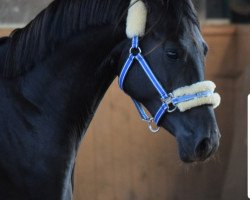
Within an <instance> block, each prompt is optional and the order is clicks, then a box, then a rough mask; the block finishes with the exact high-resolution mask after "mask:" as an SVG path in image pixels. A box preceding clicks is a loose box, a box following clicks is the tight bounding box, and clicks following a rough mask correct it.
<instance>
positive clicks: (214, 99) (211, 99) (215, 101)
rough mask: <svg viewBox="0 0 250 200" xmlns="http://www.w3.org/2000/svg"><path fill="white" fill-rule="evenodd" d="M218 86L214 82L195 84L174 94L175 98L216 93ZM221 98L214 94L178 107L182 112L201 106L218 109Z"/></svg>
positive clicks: (183, 103) (180, 104)
mask: <svg viewBox="0 0 250 200" xmlns="http://www.w3.org/2000/svg"><path fill="white" fill-rule="evenodd" d="M215 88H216V85H215V84H214V83H213V82H212V81H203V82H199V83H195V84H193V85H191V86H186V87H182V88H179V89H177V90H175V91H174V92H173V95H174V96H175V97H180V96H184V95H191V94H196V93H199V92H204V91H211V92H214V90H215ZM220 102H221V97H220V95H219V94H218V93H213V94H212V95H210V96H208V97H201V98H196V99H193V100H190V101H186V102H182V103H179V104H178V105H177V107H178V108H179V110H180V111H181V112H184V111H186V110H189V109H191V108H194V107H197V106H201V105H213V108H217V107H218V106H219V105H220Z"/></svg>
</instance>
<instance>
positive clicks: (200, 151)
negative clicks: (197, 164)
mask: <svg viewBox="0 0 250 200" xmlns="http://www.w3.org/2000/svg"><path fill="white" fill-rule="evenodd" d="M210 146H211V142H210V139H209V138H204V139H203V140H201V141H200V142H199V143H198V145H197V146H196V148H195V154H196V156H197V157H198V158H204V159H205V158H206V157H207V155H208V154H209V151H210V150H211V148H210Z"/></svg>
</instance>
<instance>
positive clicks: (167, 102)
mask: <svg viewBox="0 0 250 200" xmlns="http://www.w3.org/2000/svg"><path fill="white" fill-rule="evenodd" d="M141 52H142V51H141V49H140V47H139V38H138V37H137V36H135V37H133V38H132V46H131V49H130V51H129V57H128V59H127V61H126V63H125V64H124V66H123V68H122V71H121V74H120V77H119V86H120V88H121V89H122V90H123V86H124V82H125V79H126V76H127V74H128V72H129V70H130V68H131V67H132V64H133V63H134V61H135V60H137V61H138V62H139V64H140V66H141V67H142V69H143V70H144V72H145V73H146V75H147V77H148V78H149V80H150V81H151V83H152V84H153V86H154V88H155V89H156V90H157V91H158V93H159V95H160V99H161V102H162V105H161V106H160V108H159V109H158V111H157V112H156V114H155V116H154V117H149V116H148V115H147V114H146V112H145V110H144V108H143V107H142V105H141V103H139V102H138V101H137V100H135V99H134V98H132V100H133V102H134V104H135V106H136V108H137V110H138V112H139V114H140V116H141V119H142V120H143V121H146V122H147V123H148V127H149V129H150V131H151V132H153V133H156V132H158V131H159V129H160V128H159V127H156V128H153V123H155V124H156V125H157V126H158V124H159V122H160V120H161V119H162V117H163V115H164V114H165V113H172V112H174V111H176V110H177V108H179V110H180V111H181V112H184V111H186V110H188V109H191V108H193V107H197V106H200V105H204V104H212V105H213V106H214V108H215V107H217V106H218V105H219V104H220V96H219V95H218V94H217V93H214V89H215V85H214V83H213V82H211V81H203V82H199V83H196V84H193V85H192V86H187V87H183V88H179V89H177V90H175V91H173V93H167V92H166V91H165V90H164V88H163V87H162V85H161V83H160V82H159V81H158V80H157V78H156V77H155V75H154V73H153V72H152V70H151V69H150V67H149V65H148V64H147V62H146V60H145V59H144V57H143V55H142V54H141Z"/></svg>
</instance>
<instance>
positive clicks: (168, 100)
mask: <svg viewBox="0 0 250 200" xmlns="http://www.w3.org/2000/svg"><path fill="white" fill-rule="evenodd" d="M173 98H174V95H173V94H172V93H169V94H168V97H167V98H166V99H163V98H162V99H161V101H162V103H165V104H166V105H167V107H168V108H167V112H168V113H173V112H174V111H176V109H177V106H175V105H174V104H173V102H172V100H173Z"/></svg>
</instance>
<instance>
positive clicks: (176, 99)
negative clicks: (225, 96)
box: [172, 91, 213, 105]
mask: <svg viewBox="0 0 250 200" xmlns="http://www.w3.org/2000/svg"><path fill="white" fill-rule="evenodd" d="M212 94H213V92H211V91H204V92H198V93H196V94H190V95H183V96H180V97H174V98H173V99H172V103H173V105H177V104H179V103H182V102H186V101H191V100H194V99H199V98H203V97H208V96H211V95H212Z"/></svg>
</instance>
